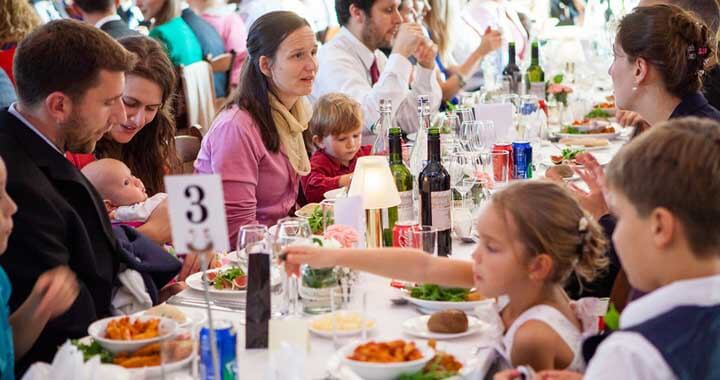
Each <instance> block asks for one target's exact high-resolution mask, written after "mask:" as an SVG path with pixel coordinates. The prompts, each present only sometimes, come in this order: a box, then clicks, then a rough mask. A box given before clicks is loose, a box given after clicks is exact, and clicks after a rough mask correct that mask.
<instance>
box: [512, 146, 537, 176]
mask: <svg viewBox="0 0 720 380" xmlns="http://www.w3.org/2000/svg"><path fill="white" fill-rule="evenodd" d="M512 149H513V153H512V155H513V163H514V165H513V178H514V179H528V178H532V146H530V143H529V142H527V141H514V142H513V143H512Z"/></svg>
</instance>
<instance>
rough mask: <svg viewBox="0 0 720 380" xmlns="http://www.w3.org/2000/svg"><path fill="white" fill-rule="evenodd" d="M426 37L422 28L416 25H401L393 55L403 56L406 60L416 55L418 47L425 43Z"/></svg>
mask: <svg viewBox="0 0 720 380" xmlns="http://www.w3.org/2000/svg"><path fill="white" fill-rule="evenodd" d="M424 38H425V36H424V35H423V31H422V26H420V24H415V23H404V24H401V25H400V30H398V32H397V35H396V36H395V43H394V44H393V49H392V52H393V53H397V54H400V55H402V56H403V57H405V58H408V57H410V56H411V55H413V53H415V51H416V50H417V48H418V45H420V43H421V42H422V41H423V39H424Z"/></svg>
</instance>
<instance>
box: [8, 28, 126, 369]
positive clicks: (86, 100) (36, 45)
mask: <svg viewBox="0 0 720 380" xmlns="http://www.w3.org/2000/svg"><path fill="white" fill-rule="evenodd" d="M134 62H135V56H134V55H133V54H132V53H130V52H128V51H127V50H125V49H124V48H123V47H122V46H121V45H120V44H118V43H117V42H116V41H115V40H113V39H112V38H111V37H110V36H108V35H107V34H105V33H103V32H101V31H100V30H98V29H96V28H94V27H92V26H89V25H85V24H83V23H81V22H78V21H71V20H58V21H52V22H50V23H48V24H45V25H43V26H41V27H40V28H38V29H36V30H35V31H33V32H32V33H31V34H30V35H29V36H28V37H27V38H26V39H25V40H23V42H22V43H21V44H20V45H19V46H18V48H17V52H16V53H15V81H16V87H17V97H18V102H17V103H14V104H13V105H11V106H10V108H9V109H3V110H0V156H2V158H3V159H4V160H5V163H6V165H7V174H8V180H7V192H8V194H9V195H10V196H11V197H12V198H13V199H14V200H15V202H16V203H17V205H18V212H17V214H15V216H14V218H13V219H14V223H15V228H14V231H13V234H12V235H11V237H10V240H9V242H8V248H7V251H6V252H5V254H4V255H3V256H0V265H2V266H3V268H4V269H5V271H6V272H7V274H8V277H9V278H10V282H11V284H12V287H13V293H12V296H11V297H10V303H9V306H10V310H11V311H13V312H14V311H15V310H16V309H17V308H18V307H19V306H20V305H21V304H22V302H23V301H24V300H25V299H26V298H27V297H28V295H29V294H30V291H31V290H32V288H33V284H35V282H36V281H37V279H38V277H39V276H40V275H41V274H42V273H43V272H45V271H47V270H49V269H51V268H55V267H58V266H68V267H69V268H70V269H71V270H72V271H73V272H75V274H76V275H77V280H78V285H79V294H78V296H77V299H76V300H75V302H74V303H73V305H72V306H71V307H70V309H68V310H67V311H66V312H65V313H63V314H61V315H59V316H57V317H56V318H54V319H52V320H50V321H49V322H48V323H47V325H46V326H45V328H44V329H42V332H40V335H39V337H38V339H37V341H36V342H35V344H34V345H33V346H32V347H31V348H30V350H29V351H28V352H27V354H26V355H25V356H24V357H23V358H22V359H20V361H19V362H18V363H17V366H16V374H18V375H20V374H22V373H23V372H24V371H25V370H26V369H27V367H28V366H29V365H30V364H32V363H33V362H36V361H38V360H42V361H50V360H52V358H53V356H54V354H55V352H56V351H57V347H58V346H59V345H61V344H62V343H63V342H65V340H67V339H68V338H79V337H82V336H85V335H87V327H88V325H89V324H90V323H91V322H93V321H95V320H97V319H99V318H103V317H107V316H109V314H110V301H111V299H112V289H113V285H114V283H115V281H116V277H117V273H118V270H119V267H120V265H121V263H120V259H119V255H118V251H117V242H116V240H115V237H114V235H113V232H112V229H111V225H110V221H109V219H108V217H107V214H106V211H105V207H104V205H103V202H102V199H101V198H100V196H99V195H98V193H97V191H96V190H95V188H94V187H93V186H92V185H91V184H90V183H89V182H88V181H87V179H86V178H85V177H84V176H83V175H82V173H81V172H80V171H79V170H77V169H76V168H75V167H74V166H72V165H71V164H70V162H69V161H68V160H66V159H65V157H64V152H65V151H71V152H78V153H90V152H92V151H93V150H94V148H95V143H96V142H97V140H99V139H100V138H101V137H102V136H103V134H104V133H105V132H106V131H107V130H108V129H109V127H110V126H111V125H112V124H113V123H122V122H124V121H125V119H126V116H125V109H124V106H123V103H122V101H121V96H122V94H123V88H124V85H125V72H126V71H129V70H130V69H131V68H132V67H133V64H134ZM58 63H61V64H58Z"/></svg>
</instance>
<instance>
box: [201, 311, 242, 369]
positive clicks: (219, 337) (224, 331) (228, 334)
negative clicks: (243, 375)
mask: <svg viewBox="0 0 720 380" xmlns="http://www.w3.org/2000/svg"><path fill="white" fill-rule="evenodd" d="M213 325H214V327H215V340H216V342H217V345H216V347H217V353H218V365H219V366H220V368H219V369H220V378H219V379H217V378H215V369H214V368H213V359H212V349H211V348H210V347H211V346H210V344H211V343H210V328H209V327H208V325H207V323H206V324H204V325H203V326H202V327H201V328H200V365H199V366H198V367H199V368H198V370H199V375H200V379H202V380H235V379H237V353H236V348H237V333H236V332H235V329H234V328H233V325H232V322H230V321H226V320H218V321H214V322H213Z"/></svg>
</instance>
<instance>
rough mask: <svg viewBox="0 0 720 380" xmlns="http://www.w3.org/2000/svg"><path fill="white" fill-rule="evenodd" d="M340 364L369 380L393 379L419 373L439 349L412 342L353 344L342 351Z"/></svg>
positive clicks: (340, 351) (394, 341)
mask: <svg viewBox="0 0 720 380" xmlns="http://www.w3.org/2000/svg"><path fill="white" fill-rule="evenodd" d="M338 356H339V357H340V362H341V363H342V364H343V365H346V366H348V367H349V368H350V369H351V370H352V371H353V372H355V373H356V374H357V375H358V376H360V378H362V379H365V380H393V379H397V378H398V376H400V375H402V374H405V373H415V372H419V371H421V370H422V369H423V367H425V365H426V364H427V363H428V362H429V361H430V360H432V359H433V358H434V357H435V350H434V349H433V348H432V347H430V346H428V345H427V344H423V343H421V342H416V341H412V340H402V339H397V340H389V341H375V340H369V341H365V342H352V343H350V344H348V345H346V346H344V347H342V348H341V349H340V350H338Z"/></svg>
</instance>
